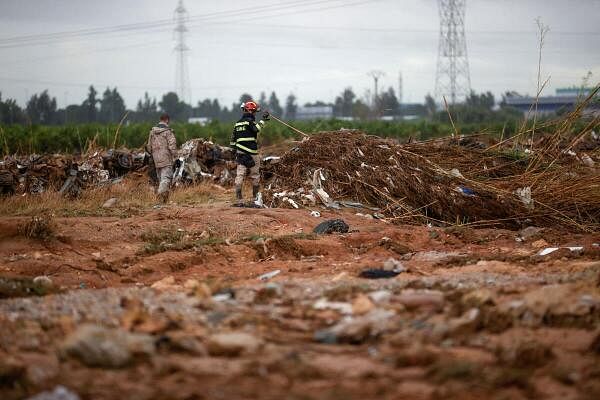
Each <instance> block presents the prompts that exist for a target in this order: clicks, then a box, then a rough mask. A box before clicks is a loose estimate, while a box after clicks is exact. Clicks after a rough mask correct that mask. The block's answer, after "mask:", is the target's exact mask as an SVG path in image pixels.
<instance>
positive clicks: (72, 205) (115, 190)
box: [0, 178, 231, 217]
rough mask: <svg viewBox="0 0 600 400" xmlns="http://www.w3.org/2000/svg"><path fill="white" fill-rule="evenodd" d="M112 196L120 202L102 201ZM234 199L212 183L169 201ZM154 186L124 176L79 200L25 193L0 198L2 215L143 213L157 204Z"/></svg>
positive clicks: (181, 191)
mask: <svg viewBox="0 0 600 400" xmlns="http://www.w3.org/2000/svg"><path fill="white" fill-rule="evenodd" d="M111 198H117V203H116V204H115V205H114V206H113V207H110V208H103V207H102V206H103V204H104V203H105V202H106V201H107V200H108V199H111ZM230 198H231V191H228V190H226V189H224V188H221V187H218V186H216V185H213V184H209V183H201V184H198V185H195V186H188V187H180V188H175V189H173V191H172V193H171V197H170V199H169V204H175V205H185V206H202V205H206V204H208V203H212V202H217V201H225V200H228V199H230ZM157 204H159V203H158V199H157V197H156V195H155V194H154V189H153V188H152V187H151V186H150V185H149V184H148V183H147V182H145V181H140V180H135V179H128V178H125V179H124V180H123V181H122V182H120V183H117V184H113V185H107V186H103V187H98V188H93V189H87V190H84V191H82V193H81V195H80V196H79V197H78V198H76V199H68V198H65V197H63V196H61V195H60V194H59V193H58V192H57V191H54V190H51V191H47V192H44V193H41V194H37V195H31V194H25V195H20V196H11V197H4V198H0V216H34V215H40V214H48V213H49V214H52V215H54V216H56V217H74V216H116V217H128V216H132V215H137V214H140V213H142V212H144V211H147V210H150V209H152V207H154V206H156V205H157Z"/></svg>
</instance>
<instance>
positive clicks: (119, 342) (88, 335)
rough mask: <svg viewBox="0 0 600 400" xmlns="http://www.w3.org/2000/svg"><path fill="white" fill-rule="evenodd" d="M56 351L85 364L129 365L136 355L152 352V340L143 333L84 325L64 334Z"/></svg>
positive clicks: (115, 366) (105, 366) (96, 365)
mask: <svg viewBox="0 0 600 400" xmlns="http://www.w3.org/2000/svg"><path fill="white" fill-rule="evenodd" d="M59 353H60V355H61V356H63V357H65V356H71V357H74V358H77V359H78V360H79V361H81V362H82V363H84V364H85V365H87V366H89V367H101V368H120V367H124V366H126V365H128V364H130V363H131V362H132V361H133V358H134V357H135V356H136V355H146V356H148V355H152V354H153V353H154V340H153V338H152V336H150V335H147V334H137V333H129V332H126V331H124V330H121V329H112V328H104V327H102V326H99V325H92V324H86V325H82V326H80V327H79V328H78V329H77V330H76V331H75V332H73V333H72V334H71V335H70V336H69V337H67V339H66V340H65V341H64V343H63V344H62V346H61V347H60V350H59Z"/></svg>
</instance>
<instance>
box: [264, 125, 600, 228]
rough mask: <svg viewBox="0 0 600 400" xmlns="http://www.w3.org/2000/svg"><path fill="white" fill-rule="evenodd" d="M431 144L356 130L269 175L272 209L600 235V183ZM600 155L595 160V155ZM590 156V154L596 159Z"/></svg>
mask: <svg viewBox="0 0 600 400" xmlns="http://www.w3.org/2000/svg"><path fill="white" fill-rule="evenodd" d="M481 147H482V146H476V147H473V146H460V144H459V143H452V141H451V140H446V141H443V140H442V141H437V142H436V141H430V142H421V143H411V144H405V145H400V144H396V143H394V142H392V141H391V140H386V139H382V138H379V137H376V136H369V135H366V134H364V133H361V132H357V131H337V132H323V133H320V134H317V135H315V136H312V137H310V138H309V139H306V140H304V141H303V142H302V143H300V144H299V146H298V147H296V148H294V149H292V150H291V151H289V152H287V153H286V154H285V155H284V156H283V157H282V158H281V160H280V161H279V162H276V163H270V164H268V165H266V166H265V167H264V168H263V171H262V174H263V178H264V179H265V188H266V190H265V193H264V203H265V205H267V206H270V207H286V208H298V207H299V206H300V205H303V206H307V207H308V206H315V205H316V204H317V203H322V204H323V205H325V206H327V207H330V208H338V207H340V205H348V204H353V203H348V201H344V200H349V201H351V202H360V203H361V204H364V205H368V206H375V207H376V208H377V211H378V214H380V215H382V216H384V217H385V218H387V219H390V220H393V221H398V222H410V221H418V222H423V221H424V220H425V221H429V222H441V223H456V222H460V223H472V224H478V225H497V226H498V225H499V226H518V225H520V224H522V223H525V222H529V221H531V222H533V223H535V224H537V225H539V226H554V225H557V226H558V225H562V226H564V225H569V226H571V227H572V228H575V229H579V230H590V229H598V227H599V226H600V174H599V173H598V171H597V170H596V169H595V168H590V167H588V166H586V165H584V164H578V165H574V164H573V163H565V164H562V163H561V162H558V159H557V157H558V156H559V155H560V151H558V152H554V153H553V152H549V151H544V149H540V152H538V153H535V154H533V153H531V156H523V157H514V156H513V157H511V156H510V155H509V153H508V152H507V151H506V150H505V149H502V148H501V149H499V150H496V151H487V149H485V148H481ZM596 153H597V152H596ZM596 153H592V152H591V153H590V154H596Z"/></svg>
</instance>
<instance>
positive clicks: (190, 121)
mask: <svg viewBox="0 0 600 400" xmlns="http://www.w3.org/2000/svg"><path fill="white" fill-rule="evenodd" d="M208 123H210V118H207V117H191V118H188V124H198V125H202V126H204V125H206V124H208Z"/></svg>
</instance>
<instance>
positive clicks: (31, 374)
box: [21, 352, 60, 387]
mask: <svg viewBox="0 0 600 400" xmlns="http://www.w3.org/2000/svg"><path fill="white" fill-rule="evenodd" d="M21 358H22V360H23V364H24V365H26V366H27V381H28V382H29V383H31V384H32V385H34V386H37V387H42V386H44V385H45V384H47V383H48V382H52V381H53V379H55V378H56V377H57V376H58V374H59V371H60V365H59V362H58V359H57V357H56V355H55V354H49V355H46V354H42V353H39V352H27V353H21Z"/></svg>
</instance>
